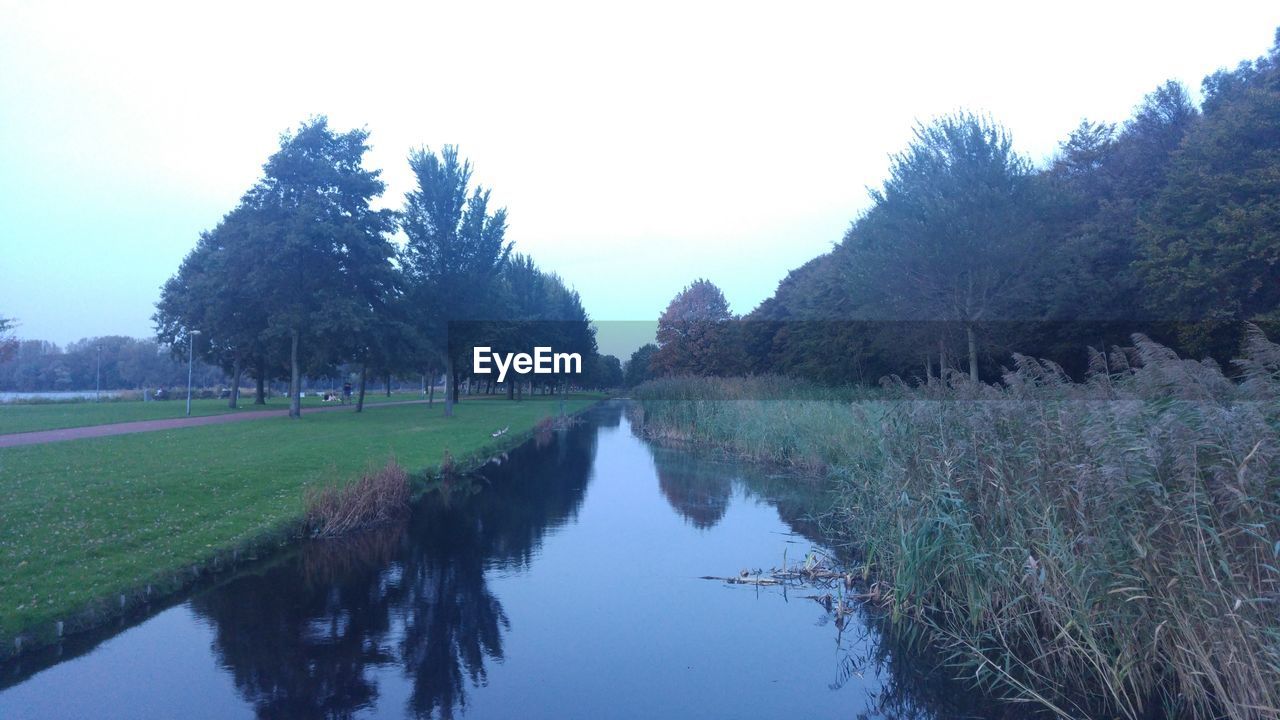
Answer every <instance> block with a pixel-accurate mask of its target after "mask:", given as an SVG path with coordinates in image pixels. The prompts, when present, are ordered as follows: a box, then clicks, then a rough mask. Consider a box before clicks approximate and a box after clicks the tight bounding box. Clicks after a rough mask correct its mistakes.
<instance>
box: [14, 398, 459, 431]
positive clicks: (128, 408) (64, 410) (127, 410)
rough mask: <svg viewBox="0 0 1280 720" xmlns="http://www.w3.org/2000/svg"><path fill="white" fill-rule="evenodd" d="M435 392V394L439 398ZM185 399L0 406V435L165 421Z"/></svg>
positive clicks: (208, 404) (222, 407) (212, 407)
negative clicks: (136, 421) (139, 421)
mask: <svg viewBox="0 0 1280 720" xmlns="http://www.w3.org/2000/svg"><path fill="white" fill-rule="evenodd" d="M438 395H439V394H438V393H437V397H438ZM421 398H422V396H421V395H420V394H419V393H412V392H408V393H393V394H392V395H391V397H386V396H385V395H383V394H382V393H380V392H379V393H368V394H366V395H365V398H364V401H365V404H366V405H368V404H371V403H382V402H394V401H406V400H420V399H421ZM302 403H303V407H304V408H307V407H321V406H329V405H332V404H333V403H326V402H321V400H320V398H319V397H317V396H312V395H309V396H308V397H305V398H303V399H302ZM288 407H289V401H288V400H287V399H286V398H282V397H274V398H271V399H269V400H267V404H266V405H254V404H253V396H252V395H248V396H244V397H241V398H240V409H238V410H232V409H230V408H228V407H227V401H226V400H192V401H191V414H192V415H193V416H195V415H222V414H225V413H232V412H235V413H245V412H255V411H258V410H285V409H288ZM186 415H187V401H186V398H185V397H183V398H180V399H175V400H162V401H157V402H141V401H137V400H120V401H114V402H91V401H85V402H57V403H32V404H5V405H0V435H3V434H6V433H18V432H32V431H35V430H55V429H57V428H70V427H86V426H89V425H107V424H109V423H119V422H133V421H135V420H166V419H169V418H180V417H186Z"/></svg>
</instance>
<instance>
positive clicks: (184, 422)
mask: <svg viewBox="0 0 1280 720" xmlns="http://www.w3.org/2000/svg"><path fill="white" fill-rule="evenodd" d="M426 402H427V401H426V400H402V401H399V402H383V403H368V404H366V405H365V406H364V409H365V410H369V409H372V408H379V407H389V406H391V405H421V404H424V403H426ZM354 409H355V408H353V407H351V406H350V405H334V406H332V407H318V408H304V409H303V411H302V414H303V415H310V414H311V413H317V412H333V411H335V410H348V411H353V410H354ZM288 414H289V411H288V410H254V411H246V412H242V413H227V414H225V415H201V416H198V417H180V418H170V419H167V420H137V421H135V422H122V423H112V424H110V425H89V426H87V427H73V428H58V429H57V430H38V431H36V432H24V433H10V434H8V435H0V448H6V447H16V446H18V445H41V444H43V443H51V442H62V441H63V440H81V439H83V438H95V437H108V436H110V435H128V434H131V433H142V432H155V431H156V430H176V429H178V428H186V427H199V426H202V425H222V424H224V423H232V422H241V421H244V420H261V419H264V418H273V417H285V416H287V415H288Z"/></svg>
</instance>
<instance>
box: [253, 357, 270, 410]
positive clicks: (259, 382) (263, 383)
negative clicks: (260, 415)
mask: <svg viewBox="0 0 1280 720" xmlns="http://www.w3.org/2000/svg"><path fill="white" fill-rule="evenodd" d="M266 375H267V361H266V360H262V361H260V363H259V365H258V372H257V374H256V375H254V376H253V381H254V388H253V404H254V405H266V404H267V378H266Z"/></svg>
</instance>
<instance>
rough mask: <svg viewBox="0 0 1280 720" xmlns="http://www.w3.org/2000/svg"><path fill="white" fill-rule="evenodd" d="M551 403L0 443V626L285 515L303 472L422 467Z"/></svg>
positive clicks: (306, 477) (34, 619)
mask: <svg viewBox="0 0 1280 720" xmlns="http://www.w3.org/2000/svg"><path fill="white" fill-rule="evenodd" d="M596 399H598V398H597V397H596V396H587V395H579V396H574V397H572V398H571V399H570V400H569V402H568V403H566V409H567V410H568V411H570V412H573V411H576V410H578V409H581V408H583V407H586V406H587V405H589V404H591V403H592V402H595V400H596ZM558 410H559V403H558V400H557V399H556V398H544V397H536V398H529V399H526V400H525V401H523V402H518V403H513V402H505V401H493V400H486V401H483V402H476V401H473V400H466V401H464V402H462V403H460V404H459V405H458V407H457V413H456V416H455V417H454V418H452V419H450V420H447V419H445V418H444V417H442V415H441V413H442V408H441V406H440V405H439V404H436V405H434V406H426V405H404V406H396V407H383V408H373V409H371V410H369V411H368V412H365V413H363V414H360V415H356V414H355V413H346V412H338V413H312V414H310V415H305V414H304V416H303V418H302V420H301V421H290V420H288V419H287V418H270V419H266V420H261V421H256V422H247V423H232V424H228V425H216V426H208V427H195V428H184V429H181V430H172V431H163V432H151V433H139V434H136V435H121V436H116V437H109V438H96V439H87V440H73V441H68V442H59V443H50V444H47V445H32V446H25V447H15V448H5V449H0V508H3V512H2V514H0V568H3V571H2V572H0V637H9V636H12V635H13V634H15V633H17V632H23V631H25V630H28V629H33V628H34V629H36V630H37V631H43V630H41V628H44V627H48V626H50V625H51V624H52V621H53V620H57V619H61V618H66V617H68V615H69V614H71V613H74V612H75V611H76V610H78V609H81V608H83V607H85V606H86V605H87V604H88V603H89V602H90V601H93V600H99V599H102V598H115V597H116V596H117V595H118V594H120V593H124V592H128V591H130V590H136V589H138V588H140V587H143V586H145V585H146V584H147V583H150V582H153V580H154V579H157V578H161V577H170V576H171V575H172V573H174V572H178V571H180V570H182V569H184V568H189V567H190V566H192V565H193V564H199V563H201V562H203V561H206V560H208V559H210V558H212V557H213V556H214V555H216V554H217V553H218V552H219V551H225V550H228V549H229V548H233V547H237V546H241V545H244V544H245V543H248V542H250V541H252V540H253V539H255V538H260V537H262V536H264V535H265V534H267V533H270V532H272V531H279V530H281V529H283V528H287V527H289V526H290V524H291V523H293V522H295V521H297V520H298V519H300V517H301V514H302V510H303V494H304V489H305V488H306V487H307V485H308V484H311V483H314V482H317V481H325V480H329V479H348V478H352V477H355V476H356V475H358V473H359V472H360V471H361V470H363V469H364V468H365V467H366V466H367V465H368V463H370V462H376V463H382V462H384V461H385V460H386V459H387V458H388V457H389V456H391V455H394V456H395V457H396V458H397V460H398V461H399V462H400V464H401V465H403V466H404V467H405V468H406V469H408V470H410V471H417V470H422V469H426V468H432V467H435V466H437V465H438V464H439V462H440V460H441V458H442V456H443V453H444V451H445V450H446V449H447V450H449V451H450V452H451V453H452V454H453V455H454V456H455V457H459V458H461V457H465V456H466V455H468V454H470V453H474V452H477V451H478V450H480V449H482V448H484V447H486V446H491V445H493V444H494V443H495V442H496V441H495V440H494V439H493V438H492V437H491V435H490V434H491V433H492V432H493V431H494V430H497V429H499V428H502V427H506V426H510V428H511V435H509V436H508V438H510V437H512V436H515V435H518V434H520V433H522V432H523V431H526V430H528V429H530V428H532V427H533V425H534V423H535V422H536V421H537V420H538V419H539V418H541V417H545V416H548V415H553V414H555V413H556V412H558Z"/></svg>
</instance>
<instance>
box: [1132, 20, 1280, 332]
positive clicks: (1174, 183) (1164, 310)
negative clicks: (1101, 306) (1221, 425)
mask: <svg viewBox="0 0 1280 720" xmlns="http://www.w3.org/2000/svg"><path fill="white" fill-rule="evenodd" d="M1205 92H1206V99H1205V108H1206V111H1205V114H1204V117H1203V118H1202V119H1201V120H1200V122H1198V123H1196V124H1195V125H1194V126H1193V127H1192V128H1191V129H1190V131H1189V132H1188V133H1187V134H1186V137H1185V139H1184V140H1183V142H1182V144H1181V145H1180V146H1179V147H1178V148H1177V150H1176V151H1175V152H1174V153H1173V158H1172V162H1171V164H1170V169H1169V171H1168V181H1167V183H1166V184H1165V185H1164V187H1163V189H1162V190H1161V191H1160V193H1159V194H1158V196H1157V198H1156V202H1155V204H1154V207H1153V208H1152V211H1151V212H1150V213H1149V215H1148V217H1147V222H1145V223H1144V224H1143V226H1142V230H1143V232H1142V239H1143V245H1142V250H1143V257H1142V259H1141V262H1140V263H1139V264H1138V267H1139V269H1140V271H1141V272H1142V274H1143V276H1144V279H1145V281H1146V287H1147V289H1148V292H1147V293H1146V295H1145V297H1146V300H1147V304H1148V306H1149V307H1150V308H1151V309H1152V311H1153V312H1155V313H1157V314H1158V315H1160V316H1161V317H1162V318H1166V319H1170V320H1175V321H1178V322H1179V330H1180V335H1181V338H1180V339H1181V340H1182V341H1183V343H1184V345H1185V346H1186V347H1187V348H1188V349H1189V350H1192V351H1195V352H1208V353H1211V354H1214V355H1216V356H1219V357H1234V356H1235V355H1234V353H1235V352H1236V351H1237V350H1238V349H1239V342H1240V341H1241V339H1242V335H1241V326H1240V321H1248V322H1252V323H1258V324H1262V325H1264V326H1270V327H1271V328H1276V327H1280V131H1278V130H1277V128H1280V43H1277V46H1276V47H1275V48H1274V49H1273V50H1272V52H1271V54H1270V55H1268V56H1265V57H1263V58H1260V59H1258V60H1257V61H1256V62H1253V63H1245V64H1244V65H1242V66H1241V67H1240V68H1238V69H1236V70H1235V71H1233V72H1222V73H1218V74H1216V75H1213V76H1211V77H1210V78H1209V79H1208V80H1206V82H1205Z"/></svg>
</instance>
